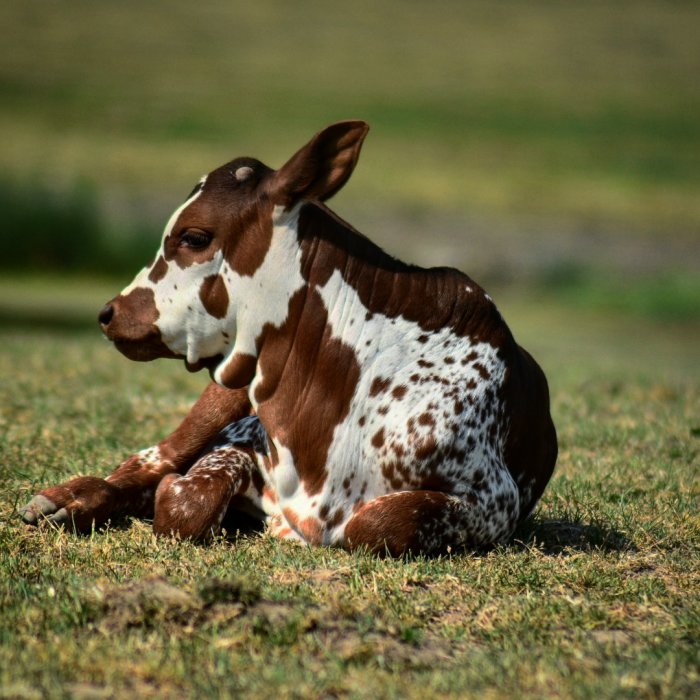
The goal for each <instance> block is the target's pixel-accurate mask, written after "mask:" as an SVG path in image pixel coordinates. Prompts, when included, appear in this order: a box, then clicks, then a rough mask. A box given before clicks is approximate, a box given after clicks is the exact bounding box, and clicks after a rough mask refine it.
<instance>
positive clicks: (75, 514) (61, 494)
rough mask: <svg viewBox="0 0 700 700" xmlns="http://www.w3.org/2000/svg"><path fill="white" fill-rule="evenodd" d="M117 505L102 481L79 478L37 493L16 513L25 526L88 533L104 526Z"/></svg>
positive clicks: (113, 489) (116, 498) (112, 492)
mask: <svg viewBox="0 0 700 700" xmlns="http://www.w3.org/2000/svg"><path fill="white" fill-rule="evenodd" d="M118 503H119V489H118V488H116V487H115V486H112V485H111V484H109V483H108V482H106V481H105V480H104V479H98V478H97V477H94V476H79V477H76V478H75V479H70V480H69V481H66V482H65V483H63V484H60V485H59V486H52V487H51V488H48V489H45V490H44V491H42V492H41V493H38V494H37V495H36V496H34V497H33V498H32V499H31V500H30V501H29V503H27V505H26V506H24V508H21V509H20V510H19V515H20V517H21V518H22V520H24V522H25V523H27V524H28V525H40V524H41V523H42V522H46V523H49V524H51V525H55V526H57V527H60V526H64V527H73V528H74V529H75V530H76V531H77V532H89V531H90V530H91V529H92V527H93V526H98V525H102V524H103V523H104V522H106V521H107V520H108V519H109V517H110V516H111V515H112V514H113V513H114V512H115V510H116V509H117V506H118Z"/></svg>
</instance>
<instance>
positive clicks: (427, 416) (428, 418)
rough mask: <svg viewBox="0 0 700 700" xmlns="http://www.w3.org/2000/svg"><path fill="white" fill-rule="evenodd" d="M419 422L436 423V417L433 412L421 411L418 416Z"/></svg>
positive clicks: (425, 423) (422, 423)
mask: <svg viewBox="0 0 700 700" xmlns="http://www.w3.org/2000/svg"><path fill="white" fill-rule="evenodd" d="M418 422H419V423H420V424H421V425H435V418H433V415H432V414H431V413H421V414H420V416H418Z"/></svg>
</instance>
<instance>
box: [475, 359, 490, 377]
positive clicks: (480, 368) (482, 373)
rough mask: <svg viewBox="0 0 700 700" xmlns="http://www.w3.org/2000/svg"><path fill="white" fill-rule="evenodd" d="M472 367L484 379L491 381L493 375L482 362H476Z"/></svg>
mask: <svg viewBox="0 0 700 700" xmlns="http://www.w3.org/2000/svg"><path fill="white" fill-rule="evenodd" d="M472 366H473V367H474V369H475V370H476V371H477V372H478V373H479V375H480V376H481V378H482V379H491V373H490V372H489V371H488V370H487V369H486V367H484V365H482V364H481V363H480V362H475V363H474V364H473V365H472Z"/></svg>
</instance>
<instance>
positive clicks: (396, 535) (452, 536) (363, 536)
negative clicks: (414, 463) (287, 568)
mask: <svg viewBox="0 0 700 700" xmlns="http://www.w3.org/2000/svg"><path fill="white" fill-rule="evenodd" d="M475 500H476V499H475ZM487 530H488V528H487V527H486V522H485V520H484V518H483V515H482V513H481V509H480V508H479V507H478V506H477V505H476V503H475V504H474V505H473V506H472V505H470V504H469V503H465V502H464V501H463V500H461V499H460V498H457V497H456V496H450V495H448V494H446V493H442V492H439V491H399V492H396V493H390V494H387V495H385V496H380V497H379V498H375V499H374V500H372V501H369V502H368V503H366V504H365V505H363V506H362V507H361V508H360V509H359V510H358V511H357V512H356V513H355V514H354V515H353V516H352V518H350V520H349V521H348V523H347V525H346V526H345V532H344V539H343V541H342V542H341V544H342V545H343V546H344V547H345V548H346V549H351V550H352V549H358V548H362V547H364V548H367V549H368V550H369V551H371V552H375V553H377V554H389V555H391V556H401V555H402V554H407V553H412V554H418V553H422V554H440V553H443V552H446V551H447V550H448V548H456V547H460V546H465V545H471V546H476V545H481V544H486V542H487V541H488V540H489V539H490V538H488V536H487ZM490 541H493V540H490Z"/></svg>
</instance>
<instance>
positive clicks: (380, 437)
mask: <svg viewBox="0 0 700 700" xmlns="http://www.w3.org/2000/svg"><path fill="white" fill-rule="evenodd" d="M383 444H384V428H380V429H379V430H378V431H377V432H376V433H375V435H374V437H373V438H372V445H373V446H374V447H376V448H377V449H379V448H380V447H381V446H382V445H383Z"/></svg>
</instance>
